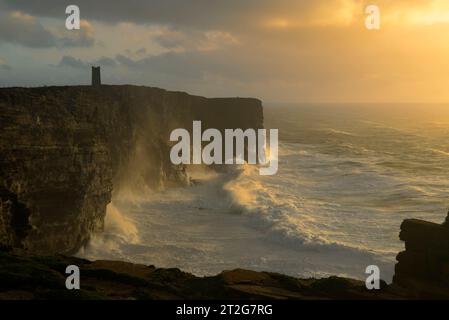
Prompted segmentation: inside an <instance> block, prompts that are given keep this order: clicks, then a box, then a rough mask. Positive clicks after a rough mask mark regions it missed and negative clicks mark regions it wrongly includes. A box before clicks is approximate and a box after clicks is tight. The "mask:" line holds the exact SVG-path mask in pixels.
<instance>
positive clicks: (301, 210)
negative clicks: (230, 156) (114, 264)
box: [78, 103, 449, 282]
mask: <svg viewBox="0 0 449 320" xmlns="http://www.w3.org/2000/svg"><path fill="white" fill-rule="evenodd" d="M264 117H265V126H266V127H267V128H276V129H279V138H280V141H279V171H278V173H277V174H276V175H274V176H261V175H259V172H258V169H257V167H254V166H250V165H243V166H239V167H232V168H229V170H228V171H226V172H217V171H214V170H211V169H208V168H205V167H192V168H189V175H190V176H191V177H192V179H194V180H195V181H197V183H195V184H194V185H192V186H190V187H185V188H174V189H167V190H165V191H158V192H154V191H152V192H143V193H142V194H133V193H129V194H126V193H123V194H121V195H120V196H118V197H115V198H114V201H113V203H111V204H110V205H109V206H108V209H107V216H106V222H105V231H104V232H103V233H102V234H98V235H95V236H94V237H93V238H92V240H91V241H90V243H89V245H88V246H87V247H86V248H84V249H82V250H81V251H80V252H79V253H78V255H79V256H82V257H86V258H89V259H114V260H125V261H130V262H134V263H143V264H152V265H156V266H158V267H170V268H172V267H177V268H180V269H182V270H184V271H187V272H191V273H193V274H196V275H211V274H217V273H219V272H221V271H223V270H230V269H235V268H245V269H252V270H258V271H273V272H279V273H283V274H287V275H292V276H297V277H301V278H304V277H323V276H327V275H340V276H349V277H352V278H358V279H363V278H364V277H365V269H366V267H367V266H368V265H373V264H374V265H377V266H379V268H380V270H381V277H382V278H383V279H385V280H386V281H388V282H389V281H391V278H392V275H393V273H394V264H395V256H396V254H397V253H398V252H399V251H401V250H402V248H403V243H402V242H401V241H400V240H399V237H398V234H399V227H400V224H401V222H402V221H403V220H404V219H406V218H420V219H424V220H428V221H434V222H438V223H441V222H442V221H443V220H444V218H445V216H446V212H447V207H448V206H449V200H448V199H449V179H448V172H449V139H448V137H449V108H448V107H447V106H443V105H422V104H413V105H410V104H398V105H392V104H389V105H387V104H382V105H375V104H366V105H364V104H350V105H348V104H347V105H337V104H322V105H318V104H314V105H307V104H301V105H287V104H275V103H273V104H266V105H265V107H264Z"/></svg>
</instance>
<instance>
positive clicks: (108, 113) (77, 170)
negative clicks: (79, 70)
mask: <svg viewBox="0 0 449 320" xmlns="http://www.w3.org/2000/svg"><path fill="white" fill-rule="evenodd" d="M193 120H201V121H202V124H203V127H204V128H207V127H213V128H217V129H224V128H242V129H245V128H262V127H263V111H262V104H261V101H259V100H257V99H249V98H221V99H220V98H218V99H208V98H204V97H198V96H192V95H188V94H186V93H183V92H170V91H166V90H163V89H158V88H149V87H137V86H101V87H98V88H94V87H90V86H70V87H42V88H4V89H0V154H1V157H0V244H1V245H3V246H9V247H18V248H23V249H26V250H28V251H30V252H34V253H41V254H54V253H65V254H70V253H74V252H76V251H77V250H78V249H79V248H80V247H81V246H82V245H84V244H85V243H86V242H87V241H88V240H89V237H90V235H91V234H92V232H95V231H98V230H101V229H102V227H103V220H104V216H105V213H106V206H107V204H108V203H109V202H110V201H111V197H112V194H113V192H117V191H118V190H120V188H121V187H123V184H125V183H126V184H127V185H128V187H133V186H148V187H150V188H152V189H158V188H164V187H166V186H170V185H180V184H185V183H188V178H187V176H186V173H185V170H184V169H185V168H183V167H182V166H174V165H172V164H171V162H170V159H169V148H170V145H169V134H170V132H171V131H172V130H173V129H175V128H186V129H189V128H191V127H192V121H193Z"/></svg>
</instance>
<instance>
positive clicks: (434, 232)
mask: <svg viewBox="0 0 449 320" xmlns="http://www.w3.org/2000/svg"><path fill="white" fill-rule="evenodd" d="M399 237H400V239H401V240H402V241H405V251H403V252H400V253H399V254H398V256H397V260H398V263H397V264H396V267H395V275H394V278H393V284H394V285H395V286H397V287H398V288H401V289H403V290H405V291H406V292H407V295H408V296H409V297H410V298H425V299H429V298H436V299H439V298H444V299H449V226H448V224H447V223H445V224H436V223H431V222H427V221H422V220H416V219H409V220H405V221H404V222H403V223H402V225H401V233H400V236H399Z"/></svg>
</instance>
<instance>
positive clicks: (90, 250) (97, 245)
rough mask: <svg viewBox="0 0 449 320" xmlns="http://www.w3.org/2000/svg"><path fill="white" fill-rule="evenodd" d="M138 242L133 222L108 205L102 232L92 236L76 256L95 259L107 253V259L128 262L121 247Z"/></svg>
mask: <svg viewBox="0 0 449 320" xmlns="http://www.w3.org/2000/svg"><path fill="white" fill-rule="evenodd" d="M139 241H140V239H139V232H138V229H137V227H136V225H135V223H134V221H132V220H131V219H130V218H128V217H126V216H125V215H124V214H122V213H121V212H120V210H119V209H117V207H116V206H115V205H114V204H113V203H110V204H109V205H108V206H107V208H106V217H105V222H104V232H103V233H101V234H94V235H92V237H91V239H90V241H89V243H88V245H87V247H86V248H82V249H81V250H80V252H79V253H78V256H80V257H84V258H88V259H96V258H97V257H99V256H100V257H104V255H105V253H107V255H108V256H107V258H117V257H120V258H121V259H124V260H129V258H128V257H126V255H125V254H124V253H123V251H122V245H124V244H137V243H139Z"/></svg>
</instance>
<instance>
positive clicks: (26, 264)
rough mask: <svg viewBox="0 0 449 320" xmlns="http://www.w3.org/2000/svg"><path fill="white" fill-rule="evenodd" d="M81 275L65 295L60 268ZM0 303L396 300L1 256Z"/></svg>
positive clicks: (351, 284) (330, 282)
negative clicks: (77, 285) (76, 286)
mask: <svg viewBox="0 0 449 320" xmlns="http://www.w3.org/2000/svg"><path fill="white" fill-rule="evenodd" d="M72 264H74V265H77V266H78V267H79V268H80V270H81V290H67V289H66V287H65V279H66V278H65V277H66V274H65V273H64V272H65V269H66V267H67V266H68V265H72ZM0 283H1V286H0V299H161V300H171V299H398V298H400V296H398V295H397V294H395V293H393V292H390V291H389V289H388V287H385V288H383V289H382V290H380V291H368V290H367V289H366V288H365V283H364V282H361V281H357V280H351V279H345V278H338V277H330V278H326V279H320V280H317V279H296V278H292V277H288V276H284V275H281V274H277V273H268V272H254V271H248V270H241V269H238V270H233V271H225V272H222V273H221V274H219V275H217V276H213V277H204V278H200V277H195V276H193V275H191V274H188V273H185V272H182V271H180V270H179V269H158V268H155V267H153V266H144V265H137V264H132V263H126V262H118V261H95V262H90V261H87V260H83V259H78V258H69V257H64V256H53V257H42V256H33V257H32V256H20V255H15V254H12V253H8V252H0Z"/></svg>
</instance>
